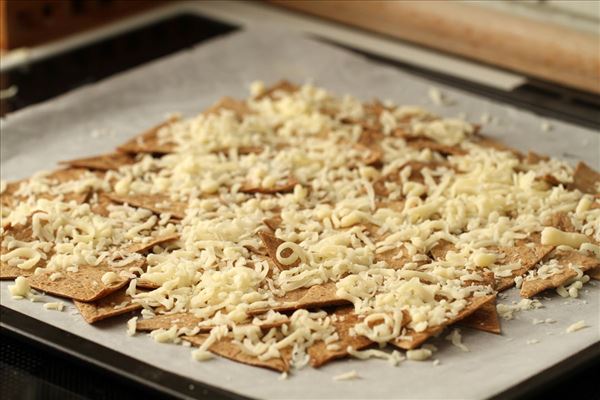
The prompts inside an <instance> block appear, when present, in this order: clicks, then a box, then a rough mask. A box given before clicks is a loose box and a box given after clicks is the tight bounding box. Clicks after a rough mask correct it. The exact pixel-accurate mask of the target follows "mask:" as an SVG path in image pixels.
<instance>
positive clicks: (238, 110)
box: [203, 96, 252, 120]
mask: <svg viewBox="0 0 600 400" xmlns="http://www.w3.org/2000/svg"><path fill="white" fill-rule="evenodd" d="M223 110H228V111H232V112H233V113H234V114H235V116H236V117H237V118H238V119H240V120H241V119H242V118H243V116H244V115H247V114H250V113H252V110H250V108H249V107H248V105H247V104H246V102H244V101H240V100H236V99H234V98H232V97H228V96H225V97H223V98H222V99H221V100H219V101H218V102H216V103H215V104H213V105H212V106H211V107H210V108H209V109H208V110H206V111H204V113H203V114H205V115H218V114H220V112H221V111H223Z"/></svg>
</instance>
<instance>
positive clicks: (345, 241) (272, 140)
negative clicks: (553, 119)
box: [0, 81, 600, 372]
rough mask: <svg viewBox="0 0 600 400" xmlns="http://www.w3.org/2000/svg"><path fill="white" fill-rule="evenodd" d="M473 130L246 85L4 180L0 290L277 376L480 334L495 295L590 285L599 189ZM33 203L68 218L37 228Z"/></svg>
mask: <svg viewBox="0 0 600 400" xmlns="http://www.w3.org/2000/svg"><path fill="white" fill-rule="evenodd" d="M479 130H480V127H479V126H476V125H470V124H467V123H465V122H464V121H457V120H452V119H442V118H439V117H437V116H434V115H431V114H429V113H427V112H425V111H423V110H420V109H416V108H414V107H397V106H394V105H390V104H387V103H386V104H383V103H381V102H379V101H377V100H375V101H372V102H368V103H361V102H359V101H358V100H356V99H352V98H344V99H338V98H335V97H333V96H331V95H330V94H328V93H327V92H325V91H324V90H322V89H319V88H314V87H312V86H310V85H305V86H297V85H295V84H292V83H290V82H287V81H281V82H279V83H277V84H276V85H274V86H272V87H270V88H264V87H263V86H262V85H256V86H255V87H254V89H253V95H252V96H251V98H249V99H248V100H236V99H233V98H230V97H224V98H222V99H221V100H219V101H218V102H217V103H215V104H214V105H213V106H211V107H210V108H209V109H207V110H205V111H204V112H203V113H202V114H200V115H199V116H197V117H194V118H192V119H190V120H187V121H183V120H180V119H179V118H177V117H174V118H171V119H169V120H168V121H166V122H164V123H162V124H160V125H158V126H155V127H153V128H151V129H149V130H148V131H146V132H143V133H142V134H140V135H138V136H136V137H134V138H132V139H131V140H130V141H128V142H127V143H125V144H123V145H121V146H119V147H118V149H117V151H115V152H113V153H109V154H105V155H100V156H96V157H87V158H81V159H76V160H70V161H64V162H62V163H61V164H63V165H65V166H66V168H65V169H61V170H57V171H53V172H50V173H46V174H39V175H36V176H34V177H32V178H31V179H27V180H22V181H18V182H12V183H8V184H5V185H4V184H3V187H2V191H1V193H0V199H1V204H2V217H3V222H2V243H1V246H0V248H1V253H2V259H1V260H0V279H15V278H17V277H19V276H24V277H26V278H27V282H28V283H29V285H30V286H31V287H32V288H34V289H37V290H39V291H41V292H44V293H48V294H53V295H56V296H59V297H63V298H68V299H72V300H73V301H74V304H75V306H76V307H77V309H78V310H79V312H80V314H81V315H82V317H83V318H84V320H85V321H86V322H88V323H90V324H91V323H97V322H98V321H101V320H104V319H108V318H116V317H118V316H119V315H123V314H128V313H132V312H137V311H139V310H140V309H142V308H143V309H144V311H143V312H142V315H143V317H144V318H139V319H138V320H137V321H136V323H135V328H136V330H137V331H140V332H151V335H152V336H153V337H155V339H156V338H157V337H160V338H162V339H160V340H157V341H167V342H179V341H180V340H179V339H182V340H184V341H187V342H189V343H191V344H192V345H194V346H197V347H201V349H200V351H204V350H206V351H210V352H211V353H213V354H216V355H219V356H222V357H225V358H228V359H231V360H234V361H238V362H241V363H245V364H248V365H253V366H258V367H263V368H268V369H272V370H276V371H281V372H287V371H289V370H290V369H292V368H301V367H302V366H303V365H304V364H306V363H307V362H308V363H309V364H310V365H311V366H313V367H315V368H318V367H321V366H323V365H325V364H327V363H328V362H331V361H332V360H335V359H339V358H343V357H347V356H349V355H350V354H355V353H354V351H360V350H361V349H366V348H368V347H370V346H375V345H382V346H383V345H386V344H387V345H391V346H393V347H397V348H400V349H404V350H411V349H416V348H418V347H420V346H422V345H423V344H424V343H425V342H426V341H427V340H428V339H429V338H431V337H432V336H436V335H438V334H440V333H441V332H442V331H443V330H444V329H445V328H447V327H448V326H450V325H453V324H460V325H461V326H465V327H469V328H473V329H476V330H479V331H483V332H489V333H495V334H498V333H500V332H501V326H500V321H499V318H498V311H497V309H496V293H497V292H499V291H502V290H506V289H508V288H510V287H512V286H514V285H520V294H521V295H522V296H523V297H532V296H535V295H536V294H539V293H541V292H542V291H544V290H547V289H554V288H558V289H560V290H567V288H566V287H567V286H568V285H572V287H573V288H574V290H571V289H569V290H568V293H569V295H571V293H572V292H573V293H574V294H575V295H576V294H577V291H576V289H577V288H578V287H581V285H582V284H583V283H585V281H586V279H589V278H594V279H600V260H599V259H598V251H599V249H598V243H599V242H600V240H599V239H600V232H599V227H598V223H597V221H598V220H600V201H599V199H600V194H599V193H600V186H599V185H600V174H599V173H598V172H596V171H594V170H593V169H591V168H590V167H589V166H588V165H586V164H585V163H579V164H578V165H577V167H576V168H575V169H573V168H571V167H570V166H568V165H567V164H564V163H560V162H559V161H557V160H553V159H552V158H550V157H548V156H545V155H540V154H537V153H534V152H529V153H528V154H527V155H524V154H523V153H521V152H520V151H518V150H515V149H513V148H510V147H508V146H506V145H504V144H502V143H500V142H499V141H496V140H494V139H492V138H489V137H485V136H483V135H482V134H480V133H479ZM524 192H527V193H528V195H529V196H533V197H535V200H534V201H531V202H530V201H528V198H527V197H524V196H523V195H522V194H523V193H524ZM41 199H45V200H48V201H50V202H51V205H55V206H57V207H59V206H61V205H65V204H66V203H69V202H73V201H74V202H75V203H69V204H71V205H72V204H82V206H81V207H82V208H81V209H77V210H75V211H73V213H72V214H70V215H68V216H67V215H62V216H59V217H61V218H55V219H54V220H53V221H59V222H55V225H53V226H51V227H49V228H48V227H46V228H45V227H42V226H40V225H39V223H37V224H38V225H36V222H34V218H33V215H34V214H35V213H36V212H40V210H39V209H37V208H36V207H37V205H39V204H40V203H39V201H40V200H41ZM557 199H558V200H557ZM125 205H126V206H125ZM50 208H51V207H50ZM46 210H47V209H46ZM48 212H50V211H48ZM84 214H85V215H86V216H87V217H86V218H87V219H85V222H84V221H83V219H78V216H79V215H84ZM5 217H6V218H5ZM54 217H56V216H54ZM115 220H117V221H119V222H122V223H123V224H125V225H124V226H126V227H127V228H126V229H124V230H123V232H120V231H119V230H118V229H117V228H115V226H116V225H114V226H113V225H111V224H109V223H108V222H111V221H112V222H114V221H115ZM121 220H123V221H121ZM132 221H133V222H132ZM546 227H552V228H555V230H554V231H552V232H553V233H552V232H551V234H554V235H555V236H556V235H558V236H556V237H553V238H551V239H552V240H550V241H547V238H546V239H544V234H545V233H544V229H545V228H546ZM44 229H54V230H53V231H52V234H50V233H49V232H46V231H45V230H44ZM556 230H558V231H556ZM546 233H547V232H546ZM571 234H572V235H575V236H569V235H571ZM115 235H116V236H115ZM557 238H558V239H557ZM561 240H562V242H561ZM556 241H558V243H556ZM115 243H117V244H118V245H116V244H115ZM545 243H546V244H545ZM547 243H552V244H547ZM574 243H575V244H577V245H581V248H568V245H574ZM565 246H567V248H565ZM50 261H52V262H50ZM549 263H550V264H551V265H552V268H553V269H550V270H551V271H552V273H550V274H548V273H546V272H544V271H546V270H547V269H548V268H547V267H546V266H547V265H548V264H549ZM25 267H27V268H25ZM588 277H589V278H588ZM132 279H135V281H131V280H132ZM365 332H368V333H365ZM390 332H394V333H393V334H390ZM194 333H196V334H194ZM382 337H384V339H381V338H382ZM215 338H218V339H215ZM207 341H209V342H207ZM209 344H210V345H209ZM205 356H206V353H202V357H200V358H204V357H205Z"/></svg>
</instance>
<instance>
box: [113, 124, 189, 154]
mask: <svg viewBox="0 0 600 400" xmlns="http://www.w3.org/2000/svg"><path fill="white" fill-rule="evenodd" d="M178 120H179V118H178V117H173V118H169V120H167V121H165V122H162V123H160V124H159V125H156V126H154V127H152V128H150V129H148V130H147V131H146V132H143V133H141V134H139V135H137V136H135V137H133V138H132V139H131V140H129V141H127V142H126V143H124V144H122V145H121V146H119V147H117V150H118V151H121V152H123V153H132V154H138V153H151V154H168V153H173V152H174V151H175V149H176V147H177V146H176V144H175V143H169V142H167V143H161V142H160V141H159V138H158V131H160V130H161V129H162V128H164V127H166V126H169V125H171V124H172V123H174V122H176V121H178Z"/></svg>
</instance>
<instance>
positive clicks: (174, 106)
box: [0, 30, 600, 399]
mask: <svg viewBox="0 0 600 400" xmlns="http://www.w3.org/2000/svg"><path fill="white" fill-rule="evenodd" d="M281 78H286V79H289V80H292V81H296V82H305V81H307V80H312V81H313V82H314V83H316V84H318V85H321V86H324V87H326V88H327V89H330V90H333V91H335V92H337V93H339V94H345V93H351V94H353V95H356V96H357V97H359V98H362V99H365V100H367V99H370V98H373V97H378V98H382V99H392V100H394V101H395V102H397V103H399V104H418V105H424V106H426V107H427V108H429V109H431V110H433V111H435V112H437V113H439V114H443V115H447V116H456V115H458V114H459V113H460V112H465V113H466V117H467V118H468V119H469V120H471V121H473V122H479V119H480V118H481V116H482V115H484V114H489V115H491V116H492V117H493V121H492V123H490V124H489V125H487V126H485V128H484V132H485V133H486V134H488V135H491V136H495V137H498V138H500V139H501V140H504V141H505V142H506V143H510V144H511V145H512V146H514V147H518V148H521V149H524V150H526V149H534V150H535V151H537V152H540V153H547V154H550V155H553V156H558V157H562V158H565V157H566V158H570V159H572V160H573V162H575V160H579V159H581V160H585V161H587V162H588V163H590V164H591V165H593V166H594V167H595V168H598V167H599V165H600V160H599V151H600V135H597V134H596V133H595V132H593V131H590V130H587V129H583V128H579V127H576V126H572V125H569V124H566V123H562V122H558V121H549V122H550V125H551V126H552V129H551V130H550V131H548V132H546V131H544V130H542V122H543V120H542V119H541V118H539V117H537V116H535V115H533V114H530V113H527V112H523V111H520V110H517V109H514V108H511V107H508V106H506V105H501V104H498V103H494V102H490V101H488V100H485V99H483V98H480V97H477V96H474V95H471V94H466V93H463V92H461V91H457V90H454V89H450V88H444V87H442V86H440V85H436V86H437V87H440V88H441V89H442V90H443V91H444V92H445V93H446V94H447V96H448V98H449V99H450V100H451V101H453V104H452V105H450V106H436V105H434V104H431V103H430V101H429V100H428V96H427V91H428V89H429V87H430V86H432V85H433V84H432V83H430V82H428V81H426V80H423V79H420V78H417V77H414V76H411V75H409V74H406V73H403V72H401V71H398V70H396V69H393V68H390V67H385V66H381V65H378V64H375V63H372V62H370V61H368V60H366V59H364V58H362V57H360V56H357V55H355V54H352V53H350V52H346V51H344V50H340V49H338V48H335V47H332V46H329V45H325V44H322V43H320V42H317V41H313V40H310V39H307V38H304V37H301V36H296V35H294V34H290V33H286V32H282V31H274V30H265V31H262V30H258V31H250V32H243V33H236V34H233V35H230V36H227V37H223V38H220V39H217V40H213V41H211V42H208V43H206V44H202V45H201V46H198V47H196V48H194V49H192V50H188V51H183V52H180V53H177V54H175V55H173V56H170V57H168V58H165V59H161V60H158V61H156V62H153V63H150V64H148V65H144V66H142V67H140V68H137V69H134V70H132V71H130V72H126V73H123V74H120V75H118V76H115V77H112V78H110V79H107V80H105V81H102V82H99V83H97V84H94V85H90V86H88V87H85V88H83V89H79V90H76V91H74V92H71V93H68V94H66V95H64V96H61V97H59V98H56V99H53V100H51V101H48V102H45V103H43V104H41V105H37V106H34V107H30V108H27V109H25V110H22V111H20V112H17V113H15V114H11V115H9V116H8V118H7V119H6V120H3V121H2V122H1V124H2V125H1V128H2V129H1V131H2V136H1V140H2V146H1V147H2V152H1V157H2V160H1V167H2V171H1V173H2V178H3V179H10V180H12V179H17V178H22V177H26V176H29V175H31V174H32V173H34V172H36V171H39V170H41V169H49V168H53V167H54V166H55V162H56V161H58V160H64V159H69V158H76V157H82V156H85V155H92V154H98V153H101V152H104V151H109V150H111V149H113V148H114V146H115V145H117V144H119V143H122V142H124V141H125V140H126V139H127V138H128V137H129V136H131V135H133V134H136V133H138V132H140V131H141V130H143V129H145V128H147V127H149V126H151V125H153V124H155V123H157V122H159V121H161V120H162V119H164V117H165V115H166V114H167V113H170V112H182V113H184V114H187V115H191V114H194V113H197V112H200V111H201V110H202V109H203V108H205V107H207V106H209V105H210V104H211V103H213V102H214V101H216V100H217V99H218V98H219V97H221V96H224V95H231V96H238V97H245V96H246V95H247V89H246V88H247V85H248V84H249V83H250V82H251V81H253V80H256V79H261V80H263V81H265V82H267V83H271V82H274V81H276V80H279V79H281ZM8 284H9V282H2V284H1V291H0V293H1V300H0V301H1V304H2V305H4V306H7V307H10V308H12V309H14V310H17V311H20V312H23V313H26V314H28V315H30V316H32V317H34V318H37V319H39V320H42V321H44V322H46V323H49V324H51V325H54V326H56V327H59V328H61V329H64V330H66V331H69V332H71V333H74V334H77V335H80V336H82V337H85V338H87V339H90V340H93V341H95V342H97V343H99V344H101V345H104V346H106V347H108V348H111V349H114V350H117V351H119V352H122V353H124V354H126V355H128V356H131V357H134V358H137V359H140V360H143V361H145V362H147V363H150V364H153V365H155V366H157V367H159V368H163V369H167V370H169V371H172V372H175V373H178V374H180V375H182V376H185V377H189V378H190V379H191V381H190V382H193V381H192V380H194V379H196V380H199V381H204V382H207V383H209V384H211V385H215V386H219V387H222V388H225V389H227V390H231V391H234V392H237V393H240V394H244V395H247V396H254V397H258V398H268V399H291V398H294V399H364V398H369V399H377V398H381V399H391V398H419V399H432V398H453V399H458V398H460V399H463V398H469V399H470V398H484V397H489V396H491V395H493V394H496V393H499V392H501V391H503V390H505V389H508V388H509V387H511V386H513V385H515V384H517V383H518V382H520V381H522V380H525V379H527V378H529V377H531V376H532V375H535V374H537V373H539V372H541V371H542V370H544V369H546V368H548V367H550V366H552V365H554V364H556V363H557V362H559V361H561V360H563V359H565V358H567V357H569V356H570V355H573V354H575V353H576V352H578V351H580V350H582V349H584V348H586V347H588V346H590V345H591V344H593V343H595V342H598V340H599V338H600V333H599V330H598V326H599V325H598V324H599V308H600V307H599V306H600V304H599V298H600V297H599V294H600V288H599V287H598V286H595V285H594V286H592V285H586V289H585V290H583V291H582V293H581V297H580V298H579V299H569V300H565V299H562V298H560V297H558V296H557V295H554V294H550V295H548V296H549V297H550V298H549V299H547V300H543V304H544V305H545V307H544V308H542V309H539V310H534V311H528V312H523V313H520V314H517V317H516V319H514V320H511V321H503V322H504V323H503V334H502V335H492V334H486V333H482V332H475V331H470V330H467V329H464V330H463V340H464V342H465V343H466V345H467V346H468V347H469V348H470V352H463V351H461V350H460V349H458V348H456V347H454V346H452V345H451V344H450V343H449V342H448V341H447V340H445V339H444V336H445V334H443V335H442V336H441V337H440V338H438V339H437V340H436V341H434V343H435V344H436V345H437V346H438V347H439V352H438V353H436V354H435V356H434V358H438V359H440V361H441V364H440V365H438V366H434V365H433V364H432V362H431V361H427V362H411V361H405V362H404V363H402V364H400V366H398V367H391V366H390V365H388V364H387V363H386V362H384V361H380V360H369V361H358V360H344V361H339V362H335V363H332V364H330V365H327V366H325V367H323V368H321V369H319V370H314V369H311V368H305V369H303V370H301V371H298V372H296V373H294V374H293V375H292V376H291V377H290V378H289V379H288V380H283V381H281V380H278V379H277V378H278V375H277V374H276V373H273V372H270V371H266V370H262V369H259V368H252V367H248V366H244V365H241V364H237V363H234V362H231V361H227V360H222V359H215V360H211V361H208V362H196V361H193V360H192V359H191V356H190V349H188V348H184V347H182V346H176V345H161V344H156V343H154V342H153V341H152V340H151V339H150V338H149V337H147V336H146V335H143V334H137V335H136V336H135V337H128V336H126V335H125V330H126V327H125V321H126V320H127V319H128V318H129V317H130V316H123V317H122V318H117V319H115V320H111V321H106V322H105V323H100V324H98V325H95V326H90V325H87V324H86V323H85V322H84V321H83V320H82V319H81V318H80V317H79V316H78V315H76V312H75V309H74V307H73V306H72V305H69V307H68V308H67V310H66V311H63V312H56V311H46V310H44V309H43V308H42V306H41V304H40V303H31V302H29V301H27V300H21V301H16V300H13V299H11V298H10V296H9V295H8V290H7V285H8ZM508 295H509V298H508V299H507V300H503V301H504V302H510V301H511V300H518V295H517V293H516V291H515V290H514V289H513V290H511V291H509V292H508ZM44 298H45V299H46V300H47V301H52V300H51V299H52V298H51V297H50V296H45V297H44ZM534 318H537V319H546V318H553V319H555V320H557V322H556V323H555V324H543V325H533V324H532V320H533V319H534ZM579 320H585V321H586V324H587V325H589V327H588V328H586V329H583V330H581V331H578V332H575V333H571V334H566V333H565V329H566V327H567V326H569V325H570V324H572V323H574V322H577V321H579ZM532 339H537V340H539V343H537V344H527V341H528V340H532ZM351 370H356V371H357V372H358V374H359V375H360V377H361V378H360V379H358V380H353V381H339V382H337V381H333V380H332V377H333V376H335V375H337V374H340V373H344V372H348V371H351Z"/></svg>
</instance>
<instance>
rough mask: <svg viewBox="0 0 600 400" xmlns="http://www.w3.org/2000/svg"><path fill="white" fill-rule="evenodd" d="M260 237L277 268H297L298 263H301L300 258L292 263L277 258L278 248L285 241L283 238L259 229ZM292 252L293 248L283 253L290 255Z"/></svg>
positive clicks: (284, 255)
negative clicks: (285, 263) (283, 262)
mask: <svg viewBox="0 0 600 400" xmlns="http://www.w3.org/2000/svg"><path fill="white" fill-rule="evenodd" d="M258 237H260V240H261V241H262V242H263V245H264V246H265V248H266V249H267V254H268V255H269V258H270V259H271V261H272V262H273V264H275V265H276V266H277V268H279V269H280V270H281V271H283V270H286V269H290V268H295V267H297V266H298V265H300V259H298V260H296V261H295V262H293V263H292V264H290V265H283V264H281V263H280V262H279V261H278V260H277V248H278V247H279V246H280V245H281V244H282V243H284V241H283V240H281V239H279V238H278V237H276V236H275V235H273V234H272V233H270V232H266V231H258ZM291 252H292V250H291V249H286V250H285V251H284V253H285V254H284V253H282V256H283V257H289V255H290V254H291Z"/></svg>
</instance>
